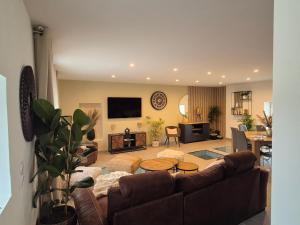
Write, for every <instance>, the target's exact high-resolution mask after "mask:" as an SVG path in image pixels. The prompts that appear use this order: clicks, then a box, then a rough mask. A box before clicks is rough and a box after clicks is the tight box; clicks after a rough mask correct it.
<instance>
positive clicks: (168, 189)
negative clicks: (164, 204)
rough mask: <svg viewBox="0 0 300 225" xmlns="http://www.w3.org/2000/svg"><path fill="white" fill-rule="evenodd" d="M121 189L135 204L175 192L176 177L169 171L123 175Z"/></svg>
mask: <svg viewBox="0 0 300 225" xmlns="http://www.w3.org/2000/svg"><path fill="white" fill-rule="evenodd" d="M119 185H120V191H121V194H122V196H123V197H124V198H129V199H130V200H131V201H132V203H133V204H140V203H143V202H147V201H151V200H155V199H158V198H162V197H165V196H168V195H171V194H173V193H174V192H175V183H174V178H173V177H172V176H171V175H170V174H169V173H168V172H167V171H158V172H151V173H144V174H136V175H132V176H126V177H121V178H120V180H119Z"/></svg>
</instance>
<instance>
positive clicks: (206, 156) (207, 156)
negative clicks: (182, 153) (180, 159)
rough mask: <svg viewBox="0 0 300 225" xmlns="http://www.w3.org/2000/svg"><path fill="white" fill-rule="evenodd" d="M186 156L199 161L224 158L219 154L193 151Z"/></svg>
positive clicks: (207, 151)
mask: <svg viewBox="0 0 300 225" xmlns="http://www.w3.org/2000/svg"><path fill="white" fill-rule="evenodd" d="M188 154H190V155H193V156H195V157H198V158H200V159H204V160H210V159H220V158H223V157H224V156H223V155H221V154H219V153H216V152H212V151H209V150H200V151H194V152H189V153H188Z"/></svg>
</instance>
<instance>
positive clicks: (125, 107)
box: [107, 97, 142, 119]
mask: <svg viewBox="0 0 300 225" xmlns="http://www.w3.org/2000/svg"><path fill="white" fill-rule="evenodd" d="M107 115H108V118H109V119H114V118H134V117H141V116H142V99H141V98H116V97H109V98H107Z"/></svg>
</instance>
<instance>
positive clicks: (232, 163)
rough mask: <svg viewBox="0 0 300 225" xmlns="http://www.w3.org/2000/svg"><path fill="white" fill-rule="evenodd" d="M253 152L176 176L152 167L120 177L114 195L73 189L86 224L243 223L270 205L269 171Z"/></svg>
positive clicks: (110, 192) (224, 224)
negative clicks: (106, 195) (199, 170)
mask: <svg viewBox="0 0 300 225" xmlns="http://www.w3.org/2000/svg"><path fill="white" fill-rule="evenodd" d="M255 160H256V158H255V156H254V155H253V154H252V153H251V152H250V151H244V152H239V153H234V154H231V155H228V156H225V157H224V161H225V162H223V163H221V164H218V165H215V166H212V167H210V168H208V169H206V170H203V171H201V172H198V173H194V174H180V175H177V176H176V177H175V178H173V177H172V176H171V175H170V174H169V173H168V172H152V173H146V174H139V175H132V176H127V177H122V178H121V179H120V182H119V183H120V187H118V188H111V189H110V190H109V192H108V197H105V198H100V199H96V198H95V196H94V195H93V194H92V192H91V191H90V190H89V189H79V190H77V191H76V192H75V193H74V194H73V198H74V202H75V207H76V211H77V214H78V219H79V224H80V225H106V224H107V225H237V224H239V223H241V222H242V221H243V220H245V219H247V218H249V217H251V216H253V215H255V214H256V213H258V212H261V211H263V210H264V209H265V207H266V201H267V183H268V172H267V171H265V170H262V169H260V168H258V167H254V163H255Z"/></svg>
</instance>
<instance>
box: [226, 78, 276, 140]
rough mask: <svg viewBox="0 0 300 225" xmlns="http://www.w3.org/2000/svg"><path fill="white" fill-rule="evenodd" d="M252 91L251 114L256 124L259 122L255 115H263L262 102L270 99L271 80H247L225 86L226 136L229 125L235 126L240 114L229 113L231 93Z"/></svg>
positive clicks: (228, 133)
mask: <svg viewBox="0 0 300 225" xmlns="http://www.w3.org/2000/svg"><path fill="white" fill-rule="evenodd" d="M235 91H252V115H253V118H254V119H255V121H254V122H255V123H256V124H260V121H259V120H258V119H257V117H256V115H261V116H262V115H263V110H264V102H269V101H272V81H261V82H247V83H242V84H232V85H228V86H226V137H227V138H231V130H230V128H231V127H237V126H238V124H239V122H238V120H239V119H241V116H234V115H231V107H232V106H231V93H232V92H235Z"/></svg>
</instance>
